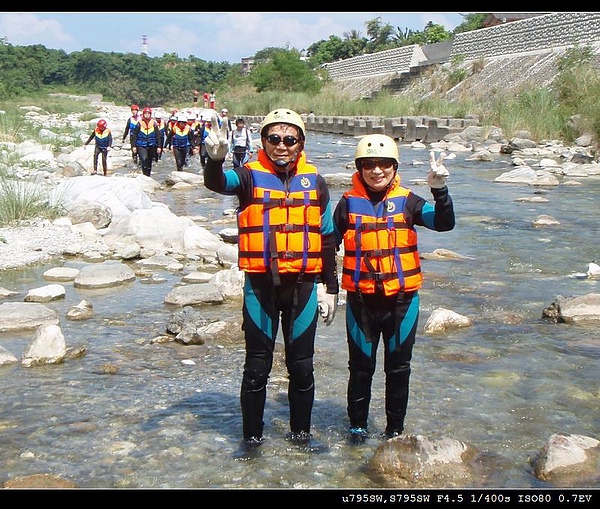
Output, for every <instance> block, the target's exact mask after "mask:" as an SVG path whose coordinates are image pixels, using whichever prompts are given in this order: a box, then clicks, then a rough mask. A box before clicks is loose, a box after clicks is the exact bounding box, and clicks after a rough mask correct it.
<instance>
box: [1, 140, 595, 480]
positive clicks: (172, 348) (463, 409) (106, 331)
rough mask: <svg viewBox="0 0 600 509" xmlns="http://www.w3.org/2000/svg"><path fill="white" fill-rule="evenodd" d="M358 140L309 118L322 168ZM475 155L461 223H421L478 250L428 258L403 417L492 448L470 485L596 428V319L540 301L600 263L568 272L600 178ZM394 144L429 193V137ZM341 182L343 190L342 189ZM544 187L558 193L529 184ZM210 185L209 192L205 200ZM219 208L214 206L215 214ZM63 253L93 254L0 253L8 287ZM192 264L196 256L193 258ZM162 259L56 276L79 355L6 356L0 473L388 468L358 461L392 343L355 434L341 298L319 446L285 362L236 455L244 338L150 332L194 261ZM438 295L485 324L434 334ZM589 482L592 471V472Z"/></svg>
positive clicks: (320, 374)
mask: <svg viewBox="0 0 600 509" xmlns="http://www.w3.org/2000/svg"><path fill="white" fill-rule="evenodd" d="M355 143H356V140H354V139H352V138H345V137H340V136H336V135H329V134H321V133H319V134H314V133H312V134H310V135H309V139H308V144H307V146H308V155H309V159H311V160H312V161H313V162H314V163H315V164H316V165H317V166H318V167H319V169H320V171H321V172H323V173H337V172H344V171H348V172H350V170H345V166H346V164H348V163H350V162H351V161H352V156H353V152H354V146H355ZM467 155H469V154H467ZM465 157H466V156H465V155H463V154H458V155H457V157H456V159H454V160H447V161H446V166H447V168H448V170H449V171H450V175H451V177H450V180H449V188H450V192H451V195H452V197H453V199H454V203H455V210H456V217H457V224H456V228H455V230H454V231H452V232H447V233H436V232H429V231H427V230H425V229H420V230H419V248H420V251H421V253H428V252H431V251H433V250H434V249H437V248H444V249H449V250H452V251H455V252H457V253H459V254H461V255H463V256H465V257H468V259H466V260H462V261H431V260H424V261H423V269H424V273H425V285H424V288H423V290H422V291H421V315H420V322H419V323H420V331H419V333H418V334H417V342H416V345H415V348H414V354H413V363H412V378H411V394H410V400H409V408H408V415H407V419H406V430H405V431H406V432H407V433H418V434H422V435H425V436H428V437H432V438H440V437H450V438H454V439H457V440H461V441H463V442H466V443H469V444H470V445H472V446H473V447H475V448H477V449H478V450H479V451H481V457H482V458H484V459H485V460H484V466H483V468H482V473H481V478H480V479H479V480H478V481H477V483H476V484H474V485H473V486H472V487H473V488H551V487H552V486H551V485H549V484H547V483H544V482H542V481H538V480H536V479H535V477H534V476H533V473H532V468H531V466H530V464H529V458H530V457H532V456H534V455H535V454H537V452H538V451H539V450H540V449H541V447H542V446H543V445H544V444H545V442H546V441H547V439H548V438H549V437H550V435H552V434H553V433H558V432H566V433H572V434H581V435H586V436H591V437H594V438H597V439H600V388H599V382H598V379H599V377H598V373H599V371H598V360H599V359H600V334H599V328H598V325H583V324H581V325H566V324H553V323H549V322H546V321H544V320H543V319H542V311H543V309H544V308H545V307H547V306H548V305H549V304H550V303H551V302H552V301H553V300H554V298H555V297H556V296H557V295H563V296H571V295H584V294H588V293H597V292H600V281H599V280H598V279H595V280H592V279H577V278H575V277H572V275H573V274H574V273H577V272H585V271H586V270H587V264H588V263H589V262H590V261H592V260H600V241H599V239H600V231H599V230H600V227H599V223H598V211H599V210H600V207H599V205H600V180H598V179H596V180H590V179H587V180H586V181H584V182H583V185H581V186H563V185H561V186H558V187H553V188H542V189H540V188H533V187H528V186H522V185H507V184H498V183H494V182H493V179H494V178H495V177H496V176H498V175H500V174H501V173H503V172H505V171H508V170H510V169H511V166H510V158H509V157H508V156H500V155H498V156H496V157H495V160H494V161H493V162H467V161H465ZM164 158H165V160H164V161H161V162H160V163H159V164H157V165H156V166H155V168H154V171H153V177H154V178H156V180H158V181H159V182H162V181H164V177H165V176H166V175H167V174H168V173H170V172H171V171H172V170H173V169H174V163H173V162H172V159H171V156H170V154H166V155H165V156H164ZM401 159H402V170H401V174H402V178H403V182H404V183H405V184H407V185H409V187H412V189H413V190H414V191H415V192H417V194H420V195H421V196H423V197H425V198H427V199H431V196H430V193H429V189H428V188H427V187H426V186H422V185H413V184H411V183H410V182H411V180H412V179H417V178H425V176H426V173H427V164H426V163H427V160H428V151H427V150H421V149H412V148H410V147H404V146H401ZM413 161H420V162H422V163H424V164H422V165H413V164H412V162H413ZM196 164H197V163H196ZM197 168H198V167H197V166H196V167H195V168H194V171H197ZM188 171H192V170H188ZM343 191H344V189H341V188H332V189H331V194H332V201H333V205H335V203H336V202H337V200H338V199H339V197H340V195H341V193H342V192H343ZM533 195H542V196H544V197H546V198H547V199H548V202H547V203H527V202H520V201H518V200H519V199H520V198H523V197H531V196H533ZM209 197H213V198H216V200H214V201H213V202H212V203H211V202H210V201H209V202H207V201H206V200H198V199H199V198H209ZM153 199H154V200H156V201H159V200H160V201H164V202H165V203H167V204H169V206H170V208H171V210H172V211H173V212H175V213H177V214H179V215H191V216H198V215H202V216H206V217H208V218H209V221H213V220H216V219H219V218H221V216H222V212H223V210H224V209H226V208H231V207H234V206H235V203H234V202H233V201H232V199H230V198H224V197H220V196H218V195H215V194H214V193H211V192H209V191H207V190H206V189H200V190H195V191H193V192H190V191H177V192H175V191H170V190H168V189H167V190H165V191H164V192H160V193H158V194H157V195H156V196H155V197H153ZM542 214H549V215H551V216H553V217H555V218H556V219H557V220H558V221H559V222H560V225H556V226H551V227H544V228H535V227H534V226H533V221H534V220H535V219H536V218H537V217H538V216H539V215H542ZM227 226H228V225H222V224H219V225H214V228H213V231H214V232H215V233H216V232H218V231H219V230H220V229H222V228H224V227H227ZM229 226H233V225H229ZM59 265H65V266H74V267H77V266H81V265H83V262H81V261H75V260H62V259H59V260H55V261H53V262H52V263H49V264H43V265H39V266H35V267H32V268H28V269H26V270H18V271H5V272H3V273H0V286H2V287H5V288H7V289H9V290H13V291H18V292H20V293H19V295H17V296H15V297H11V298H9V299H8V300H16V301H21V300H22V299H23V296H24V294H25V293H26V291H27V290H29V289H31V288H35V287H38V286H43V285H45V284H48V283H47V282H46V281H44V279H43V277H42V274H43V272H44V271H46V270H47V269H49V268H51V267H55V266H59ZM193 269H194V266H193V264H190V265H189V266H187V267H186V270H185V271H184V273H187V272H190V271H191V270H193ZM158 272H159V273H160V276H161V277H162V278H164V280H163V281H162V282H156V283H154V284H145V283H144V282H142V281H140V280H139V278H138V279H137V280H136V281H134V282H131V283H128V284H126V285H123V286H122V287H118V288H112V289H105V290H85V289H76V288H74V287H73V285H72V284H71V283H63V285H64V286H65V287H66V292H67V293H66V298H65V299H64V300H60V301H53V302H50V303H47V304H46V305H47V306H49V307H52V308H55V309H57V310H58V311H59V312H60V316H61V327H62V330H63V333H64V335H65V338H66V342H67V346H68V347H71V346H77V345H83V346H85V348H86V352H87V353H86V355H85V356H83V357H82V358H80V359H74V360H67V361H66V362H65V363H63V364H61V365H53V366H44V367H36V368H25V367H23V366H21V365H20V364H14V365H9V366H0V391H1V394H2V401H1V404H0V444H1V446H0V485H2V484H3V483H5V482H6V481H8V480H10V479H13V478H16V477H21V476H27V475H33V474H53V475H56V476H60V477H63V478H65V479H69V480H71V481H73V482H74V483H75V485H76V486H77V487H78V488H158V489H161V488H220V489H226V488H244V489H250V488H253V489H255V488H264V489H291V488H294V489H295V488H305V489H329V488H348V489H356V488H379V487H380V486H379V485H378V484H377V482H376V481H375V480H374V479H372V478H371V477H370V476H369V475H368V473H367V471H366V469H365V465H366V462H367V461H368V459H369V458H370V457H371V456H372V454H373V453H374V452H375V450H376V448H377V446H378V445H380V443H381V441H380V439H379V438H378V434H379V433H380V432H382V431H383V429H384V426H385V421H384V417H385V416H384V410H383V366H382V360H381V356H380V360H379V363H378V369H377V373H376V376H375V380H374V384H373V398H372V403H371V413H370V429H371V431H372V432H373V434H374V436H373V438H372V439H370V440H369V441H368V442H367V444H366V445H364V446H360V447H356V446H351V445H348V444H347V443H346V440H345V431H346V428H347V425H348V422H347V417H346V408H345V407H346V383H347V375H348V372H347V365H346V362H347V361H346V359H347V354H346V343H345V332H344V312H345V310H344V307H343V306H342V307H341V308H340V309H339V310H338V314H337V316H336V319H335V321H334V323H333V324H332V325H331V326H330V327H325V326H324V325H322V324H321V325H320V326H319V328H318V332H317V334H318V337H317V341H316V348H317V353H316V355H315V376H316V401H315V405H314V411H313V430H312V431H313V435H314V436H315V439H316V440H317V441H318V442H319V443H320V444H321V445H323V448H322V449H321V450H320V452H318V453H317V452H312V453H311V452H306V451H303V450H300V449H298V448H296V447H293V446H290V445H289V444H288V443H287V442H286V441H285V440H284V436H285V433H286V432H287V431H288V415H289V412H288V406H287V396H286V392H287V380H286V377H285V370H284V368H283V366H282V364H281V363H276V365H275V367H274V369H273V372H272V376H271V379H270V383H269V387H268V396H267V405H266V410H265V436H266V438H267V441H266V443H265V444H264V445H263V446H262V448H261V454H260V455H258V456H257V457H256V458H254V459H251V460H248V461H240V460H239V459H237V458H236V452H237V450H238V447H239V445H240V438H241V416H240V409H239V386H240V380H241V370H242V364H243V358H244V352H243V344H242V342H240V343H239V344H237V345H231V344H219V343H218V342H217V341H215V342H214V343H210V344H208V343H207V344H205V345H202V346H184V345H180V344H177V343H174V342H171V343H166V344H165V343H163V344H153V343H152V342H151V339H152V338H154V337H156V336H158V335H161V334H164V333H165V326H166V323H167V320H168V318H169V316H170V315H171V314H172V313H173V311H174V309H173V308H172V307H169V306H166V305H165V304H164V302H163V300H164V297H165V295H166V294H167V293H168V292H169V290H170V289H171V288H172V287H173V286H174V285H175V284H178V283H180V281H181V276H182V274H181V273H170V272H168V271H158ZM83 299H85V300H87V301H90V302H91V303H92V304H93V306H94V310H95V315H94V316H93V317H92V318H91V319H89V320H87V321H83V322H72V321H69V320H67V319H66V318H65V314H66V312H67V310H68V309H69V308H71V307H72V306H74V305H76V304H77V303H79V302H80V301H81V300H83ZM439 307H442V308H447V309H451V310H453V311H455V312H457V313H459V314H461V315H465V316H468V317H469V318H471V320H472V321H473V325H472V326H471V327H467V328H463V329H459V330H456V331H452V332H449V333H446V334H440V335H436V336H430V335H427V334H424V333H423V330H422V327H423V325H424V324H425V322H426V320H427V318H428V317H429V315H430V314H431V312H432V311H433V310H434V309H436V308H439ZM206 313H207V316H211V315H212V316H220V317H224V316H239V315H240V313H241V309H240V304H239V303H232V304H225V305H222V306H216V307H215V308H213V309H208V310H206ZM32 337H33V334H32V333H29V332H28V333H19V334H15V333H11V334H7V333H3V334H0V344H2V346H3V347H5V348H6V349H8V350H9V351H10V352H12V353H13V354H14V355H15V356H17V357H20V356H21V354H22V352H23V350H24V349H25V347H26V345H27V344H28V343H29V341H31V339H32ZM278 342H281V338H279V339H278ZM380 353H382V352H380ZM182 360H192V361H194V363H193V364H186V363H182ZM107 365H110V366H116V367H117V368H118V369H116V372H115V373H113V372H111V370H107V369H106V366H107ZM580 487H589V488H598V487H600V476H599V477H598V478H596V479H595V480H591V481H590V480H586V481H585V483H584V484H583V485H582V486H580Z"/></svg>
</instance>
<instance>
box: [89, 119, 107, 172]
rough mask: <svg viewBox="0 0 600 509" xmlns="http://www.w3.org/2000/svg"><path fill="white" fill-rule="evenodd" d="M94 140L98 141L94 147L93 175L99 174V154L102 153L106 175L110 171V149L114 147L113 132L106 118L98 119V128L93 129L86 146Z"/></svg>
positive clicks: (103, 168)
mask: <svg viewBox="0 0 600 509" xmlns="http://www.w3.org/2000/svg"><path fill="white" fill-rule="evenodd" d="M92 140H95V143H96V147H95V148H94V171H92V175H97V174H98V156H99V155H100V154H102V170H103V172H104V176H105V177H106V175H107V173H108V160H107V158H108V149H109V148H111V147H112V143H113V138H112V133H111V132H110V129H108V127H106V120H98V123H97V124H96V128H95V129H94V130H93V131H92V134H90V137H89V138H88V139H87V141H86V142H85V143H84V146H86V147H87V146H88V145H89V144H90V143H91V142H92Z"/></svg>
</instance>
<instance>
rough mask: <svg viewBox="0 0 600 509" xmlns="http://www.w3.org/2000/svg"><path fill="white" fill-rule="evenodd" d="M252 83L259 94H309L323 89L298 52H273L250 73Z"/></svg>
mask: <svg viewBox="0 0 600 509" xmlns="http://www.w3.org/2000/svg"><path fill="white" fill-rule="evenodd" d="M250 81H251V82H252V84H253V85H254V86H255V87H256V91H257V92H265V91H279V92H309V93H316V92H318V91H319V90H320V89H321V82H320V81H319V79H318V78H317V76H316V75H315V73H314V72H313V70H312V69H311V68H310V67H309V66H308V64H306V62H303V61H302V60H301V59H300V52H299V51H298V50H287V49H282V48H280V49H278V50H275V51H273V52H271V56H270V57H269V59H268V60H266V61H261V62H260V63H259V64H258V65H257V66H256V67H255V68H254V69H252V72H251V73H250Z"/></svg>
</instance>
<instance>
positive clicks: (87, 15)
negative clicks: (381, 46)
mask: <svg viewBox="0 0 600 509" xmlns="http://www.w3.org/2000/svg"><path fill="white" fill-rule="evenodd" d="M165 5H166V4H165ZM462 14H466V13H457V12H192V13H190V12H186V13H183V12H181V13H172V12H156V13H152V12H150V13H146V12H141V13H140V12H129V13H127V12H108V13H106V12H98V13H94V12H81V13H78V12H72V13H66V12H0V40H3V41H4V42H6V43H8V44H12V45H13V46H30V45H34V44H41V45H42V46H45V47H46V48H48V49H62V50H64V51H65V52H66V53H71V52H73V51H81V50H83V49H86V48H89V49H91V50H94V51H101V52H115V53H141V52H142V43H143V37H144V36H146V42H147V51H146V52H147V54H148V56H150V57H161V56H163V55H164V54H165V53H169V54H170V53H175V54H176V55H177V56H178V57H179V58H188V57H189V56H192V55H193V56H195V57H197V58H201V59H203V60H206V61H207V62H228V63H231V64H235V63H239V62H240V61H241V59H242V58H245V57H252V56H254V54H255V53H256V52H258V51H260V50H262V49H264V48H267V47H277V48H289V49H291V48H295V49H297V50H300V51H301V50H303V49H306V48H308V47H309V46H310V45H311V44H314V43H315V42H318V41H320V40H327V39H329V36H331V35H337V36H338V37H340V38H343V37H344V33H348V32H351V31H352V30H355V31H357V32H359V33H360V35H361V36H363V37H366V36H367V33H366V27H365V23H366V22H367V21H370V20H372V19H375V18H378V17H380V18H381V21H382V23H384V24H385V23H389V24H390V25H391V26H392V27H394V28H397V27H399V28H400V29H401V30H402V32H404V31H405V30H406V29H407V28H409V29H411V30H413V31H422V30H423V29H424V28H425V25H426V24H427V23H428V22H429V21H431V22H433V23H435V24H438V25H442V26H443V27H444V28H445V29H446V30H448V31H451V30H453V29H454V28H455V27H456V26H458V25H460V24H461V23H462V22H463V21H464V18H463V16H462Z"/></svg>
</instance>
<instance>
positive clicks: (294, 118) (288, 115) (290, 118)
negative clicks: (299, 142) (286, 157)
mask: <svg viewBox="0 0 600 509" xmlns="http://www.w3.org/2000/svg"><path fill="white" fill-rule="evenodd" d="M279 123H284V124H291V125H293V126H296V127H297V128H298V129H300V138H301V139H304V131H305V129H304V121H303V120H302V117H301V116H300V115H298V113H296V112H295V111H292V110H288V109H287V108H277V109H276V110H273V111H271V112H270V113H269V114H267V116H266V117H265V119H264V120H263V121H262V124H260V135H261V136H262V135H263V132H264V130H265V128H266V127H267V126H269V125H271V124H279Z"/></svg>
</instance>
